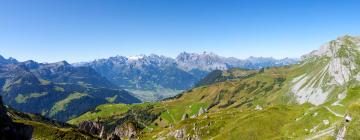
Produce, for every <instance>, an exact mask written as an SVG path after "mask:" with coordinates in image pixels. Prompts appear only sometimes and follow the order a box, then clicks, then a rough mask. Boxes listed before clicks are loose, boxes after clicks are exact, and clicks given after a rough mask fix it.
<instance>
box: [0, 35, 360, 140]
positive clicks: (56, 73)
mask: <svg viewBox="0 0 360 140" xmlns="http://www.w3.org/2000/svg"><path fill="white" fill-rule="evenodd" d="M183 54H184V53H183ZM183 54H182V55H183ZM194 57H195V58H194ZM178 58H179V57H178ZM186 58H189V57H186ZM190 58H192V59H187V60H188V61H186V62H187V63H189V65H190V64H191V66H192V69H191V70H193V69H195V70H196V71H201V73H202V74H199V75H196V74H194V73H191V72H189V70H186V68H188V67H186V68H184V67H183V66H186V65H187V64H185V63H181V65H179V62H177V61H174V60H173V59H171V58H166V57H163V56H162V57H160V56H157V55H151V56H143V57H141V58H136V59H129V58H127V57H120V56H118V57H112V58H110V59H100V60H97V61H94V62H91V63H77V64H73V65H71V64H69V63H67V62H65V61H62V62H56V63H47V64H43V63H36V62H34V61H25V62H18V61H17V60H15V59H13V58H9V59H5V58H1V61H0V62H1V73H2V74H1V75H2V76H1V81H2V87H3V88H2V92H1V96H2V97H3V105H2V107H1V112H2V116H1V117H2V118H4V119H2V120H4V121H3V122H4V123H2V125H5V126H9V127H10V128H11V129H10V130H2V134H6V135H10V133H8V132H7V131H10V132H12V133H21V135H17V134H13V135H16V136H18V137H21V136H22V137H25V138H26V137H32V138H35V139H41V138H46V139H57V138H59V137H61V138H63V139H67V138H69V139H224V138H225V139H295V138H296V139H318V138H322V139H335V138H336V137H339V136H340V137H346V138H349V139H356V138H358V137H359V135H358V132H359V130H360V129H359V128H358V124H357V123H358V119H360V118H359V112H358V111H359V109H360V103H359V102H358V101H359V99H360V96H359V95H360V94H359V95H358V93H359V85H360V79H359V77H360V76H359V75H360V74H359V72H360V71H359V70H360V69H359V68H360V67H359V65H360V64H359V62H360V60H358V59H360V37H354V36H347V35H346V36H342V37H339V38H337V39H335V40H332V41H329V42H328V43H326V44H324V45H323V46H321V47H320V49H318V50H315V51H312V52H310V53H308V54H305V55H303V56H302V58H301V60H299V62H298V61H296V59H286V60H275V59H270V58H268V59H265V58H258V59H257V61H250V60H238V62H239V65H236V66H232V65H231V64H228V63H227V62H226V61H225V60H226V59H219V58H222V57H219V56H217V55H214V54H212V53H209V54H207V53H203V54H192V57H190ZM199 58H204V59H199ZM119 59H120V60H121V61H120V60H119ZM252 59H255V58H252ZM111 60H113V61H111ZM115 60H118V61H115ZM181 60H183V59H181ZM189 60H194V61H189ZM195 60H196V62H195ZM114 61H115V62H114ZM100 62H103V63H100ZM221 62H223V63H221ZM231 62H233V61H231ZM240 62H244V63H240ZM245 62H246V63H245ZM93 63H95V64H93ZM96 63H100V64H98V65H96ZM113 63H115V64H117V65H116V66H114V64H113ZM139 63H140V64H139ZM144 63H145V64H144ZM105 64H107V66H114V68H117V67H120V66H122V70H125V72H124V73H136V74H137V75H135V76H134V77H133V78H134V79H133V80H129V81H126V82H130V81H132V82H134V83H133V85H132V84H125V85H129V86H132V88H137V90H149V89H154V88H157V87H158V86H159V85H163V86H164V87H166V88H169V89H170V90H181V91H182V92H181V93H179V94H175V93H174V95H173V96H171V97H168V98H166V99H161V100H160V99H159V100H156V101H152V102H144V101H142V100H140V99H139V98H137V97H136V96H139V95H140V94H137V95H136V94H134V93H132V92H130V91H127V90H124V89H123V88H126V87H124V86H123V85H124V83H116V82H114V80H115V79H116V78H115V77H116V76H111V77H114V79H108V78H106V77H107V76H106V75H104V74H103V76H102V75H101V74H99V73H110V70H108V71H107V72H104V71H101V70H102V69H101V68H104V67H105V66H104V65H105ZM137 64H138V65H137ZM193 64H199V65H193ZM200 64H213V65H206V66H207V67H201V66H202V65H200ZM237 64H238V63H237ZM240 64H244V65H240ZM245 64H246V65H245ZM99 65H100V66H99ZM140 66H141V67H140ZM221 66H229V67H221ZM93 67H95V69H94V68H93ZM124 67H127V69H126V68H124ZM164 67H165V68H164ZM167 67H172V68H169V69H167ZM131 68H132V69H131ZM146 68H153V69H155V70H159V69H161V70H159V71H163V72H164V73H170V74H169V75H168V74H162V76H163V77H160V78H165V79H157V80H156V79H151V78H149V79H150V80H144V81H145V82H150V81H151V83H150V84H146V83H142V81H141V80H139V76H138V75H141V77H142V78H148V77H146V75H147V74H148V71H151V70H149V69H146ZM96 69H97V70H96ZM99 69H101V70H99ZM111 70H113V69H111ZM141 70H143V71H141ZM191 70H190V71H191ZM97 71H100V72H97ZM121 73H122V72H119V73H116V75H117V74H121ZM171 74H172V75H171ZM165 75H166V76H169V77H164V76H165ZM177 75H181V76H177ZM183 75H189V76H188V77H187V76H183ZM203 75H205V76H203ZM128 76H129V75H128ZM137 76H138V77H137ZM150 76H151V74H150ZM195 76H198V78H194V77H195ZM128 78H131V76H129V77H128ZM174 78H180V79H177V80H174V81H183V80H185V81H188V82H185V83H184V84H181V83H174V84H169V83H166V84H164V83H161V81H170V82H171V80H167V79H174ZM184 78H188V79H184ZM137 80H138V81H137ZM122 81H124V80H122ZM159 81H160V82H159ZM189 81H191V82H192V83H190V82H189ZM188 84H190V85H188ZM137 85H138V86H137ZM140 85H141V86H140ZM171 85H175V86H171ZM147 94H150V93H147ZM4 105H7V106H8V107H4ZM75 108H76V109H75ZM43 116H44V117H43ZM346 116H351V122H348V121H345V120H346V118H345V117H346ZM5 120H6V121H5ZM43 129H46V131H43ZM254 134H256V135H254ZM6 135H5V136H6Z"/></svg>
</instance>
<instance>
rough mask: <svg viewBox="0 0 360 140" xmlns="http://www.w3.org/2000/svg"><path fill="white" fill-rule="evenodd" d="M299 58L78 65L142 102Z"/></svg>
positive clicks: (153, 59) (143, 59)
mask: <svg viewBox="0 0 360 140" xmlns="http://www.w3.org/2000/svg"><path fill="white" fill-rule="evenodd" d="M297 62H298V60H297V59H290V58H285V59H280V60H277V59H274V58H264V57H249V58H248V59H245V60H240V59H237V58H233V57H230V58H227V57H221V56H219V55H216V54H214V53H208V52H203V53H201V54H196V53H186V52H183V53H180V54H179V55H178V56H177V57H176V58H175V59H173V58H170V57H165V56H159V55H155V54H151V55H148V56H147V55H140V56H132V57H125V56H116V57H110V58H108V59H98V60H95V61H91V62H82V63H76V64H74V65H75V66H87V67H91V68H93V69H95V70H96V71H97V72H98V73H99V74H100V75H101V76H104V77H106V78H107V79H109V80H110V81H111V82H112V83H114V84H115V85H117V86H119V87H120V88H123V89H126V90H129V91H131V92H133V93H134V94H135V95H136V96H137V97H139V98H140V99H142V100H143V101H156V100H160V99H163V98H167V97H171V96H174V95H176V94H178V93H180V92H182V91H184V90H187V89H189V88H191V87H192V86H194V85H195V84H196V83H197V82H198V81H199V80H201V79H202V78H204V77H205V76H206V75H207V74H208V73H209V72H211V71H213V70H227V69H231V68H244V69H260V68H264V67H275V66H284V65H290V64H295V63H297Z"/></svg>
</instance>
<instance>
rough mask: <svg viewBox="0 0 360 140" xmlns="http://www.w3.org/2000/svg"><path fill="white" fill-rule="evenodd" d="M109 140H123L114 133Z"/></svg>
mask: <svg viewBox="0 0 360 140" xmlns="http://www.w3.org/2000/svg"><path fill="white" fill-rule="evenodd" d="M107 140H121V139H120V137H119V136H117V135H116V134H114V133H113V134H111V135H110V136H108V137H107Z"/></svg>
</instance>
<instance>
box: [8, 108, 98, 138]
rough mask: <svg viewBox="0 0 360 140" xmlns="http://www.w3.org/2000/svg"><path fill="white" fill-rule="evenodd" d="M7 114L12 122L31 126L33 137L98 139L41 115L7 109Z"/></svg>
mask: <svg viewBox="0 0 360 140" xmlns="http://www.w3.org/2000/svg"><path fill="white" fill-rule="evenodd" d="M8 114H10V115H9V116H11V119H12V120H13V122H14V123H19V124H24V125H26V126H30V127H31V128H32V138H33V139H39V140H42V139H46V140H60V139H67V140H85V139H86V140H92V139H100V138H98V137H95V136H92V135H91V134H88V133H86V132H83V131H81V130H79V129H77V128H75V127H73V126H70V125H68V124H64V123H62V122H57V121H53V120H50V119H47V118H45V117H43V116H39V115H34V114H28V113H22V112H18V111H16V110H13V109H8Z"/></svg>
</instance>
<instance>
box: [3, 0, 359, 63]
mask: <svg viewBox="0 0 360 140" xmlns="http://www.w3.org/2000/svg"><path fill="white" fill-rule="evenodd" d="M359 4H360V2H358V1H352V0H346V1H335V0H334V1H322V0H319V1H312V0H305V1H287V0H279V1H272V2H270V1H261V0H255V1H235V0H228V1H226V2H223V1H219V0H211V1H203V0H199V1H190V0H174V1H171V2H170V1H161V0H155V1H129V0H124V1H95V0H90V1H84V0H79V1H70V0H63V1H46V0H40V1H38V2H37V3H35V2H30V1H21V2H19V1H18V0H14V1H0V20H1V21H2V22H0V31H1V32H0V55H2V56H4V57H14V58H16V59H18V60H20V61H25V60H35V61H38V62H57V61H62V60H66V61H68V62H70V63H74V62H82V61H91V60H94V59H101V58H107V57H110V56H116V55H121V56H134V55H140V54H146V55H148V54H157V55H164V56H168V57H172V58H174V57H176V56H177V55H178V54H179V53H181V52H184V51H185V52H190V53H192V52H195V53H202V52H204V51H207V52H213V53H215V54H218V55H220V56H224V57H235V58H239V59H245V58H248V57H250V56H255V57H274V58H277V59H281V58H285V57H289V58H299V57H300V56H301V55H304V54H306V53H309V52H311V51H312V50H315V49H318V48H319V47H320V46H321V45H322V44H324V43H326V42H328V41H330V40H333V39H336V38H337V37H339V36H343V35H345V34H350V35H359V34H360V30H359V27H358V25H360V19H357V18H354V17H357V13H359V12H360V9H359V8H358V7H357V5H359Z"/></svg>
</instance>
